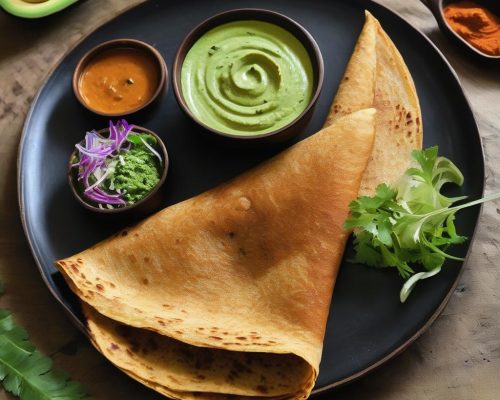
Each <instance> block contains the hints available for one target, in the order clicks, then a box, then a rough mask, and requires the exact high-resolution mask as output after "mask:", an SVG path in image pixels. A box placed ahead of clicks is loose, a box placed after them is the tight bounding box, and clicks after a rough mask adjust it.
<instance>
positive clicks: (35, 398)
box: [0, 308, 88, 400]
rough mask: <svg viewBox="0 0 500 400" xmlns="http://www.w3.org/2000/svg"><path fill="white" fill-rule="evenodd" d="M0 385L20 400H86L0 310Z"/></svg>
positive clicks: (74, 383) (76, 386) (72, 383)
mask: <svg viewBox="0 0 500 400" xmlns="http://www.w3.org/2000/svg"><path fill="white" fill-rule="evenodd" d="M0 381H1V382H2V384H3V387H4V389H5V390H6V391H8V392H10V393H12V394H13V395H14V396H17V397H19V398H20V399H21V400H77V399H84V398H88V397H87V395H86V393H85V390H84V389H83V387H82V386H81V385H80V384H78V383H76V382H73V381H70V380H69V378H68V376H67V375H66V374H64V373H62V372H59V371H53V370H52V360H51V359H50V358H48V357H45V356H43V355H42V354H41V353H40V352H39V351H38V350H36V348H35V346H34V345H33V343H31V342H30V341H29V340H28V333H27V332H26V331H25V330H24V329H23V328H21V327H20V326H18V325H17V324H16V322H15V321H14V318H13V317H12V315H11V314H10V312H9V311H7V310H4V309H1V308H0Z"/></svg>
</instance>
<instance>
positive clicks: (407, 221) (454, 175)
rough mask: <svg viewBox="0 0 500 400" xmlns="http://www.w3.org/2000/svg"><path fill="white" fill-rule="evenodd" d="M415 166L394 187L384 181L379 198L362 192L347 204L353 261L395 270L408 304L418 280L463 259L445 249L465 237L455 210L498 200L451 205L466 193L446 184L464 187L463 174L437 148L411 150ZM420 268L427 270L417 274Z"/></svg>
mask: <svg viewBox="0 0 500 400" xmlns="http://www.w3.org/2000/svg"><path fill="white" fill-rule="evenodd" d="M412 158H413V159H414V160H415V162H416V166H415V167H412V168H409V169H408V170H407V171H406V173H405V175H404V176H403V177H402V178H401V179H400V181H399V182H398V183H397V184H396V185H395V186H394V187H390V186H389V185H387V184H385V183H383V184H381V185H379V186H378V187H377V189H376V193H375V196H373V197H368V196H362V197H359V198H358V199H357V200H355V201H353V202H352V203H351V204H350V205H349V209H350V211H351V216H350V217H349V218H348V219H347V221H346V222H345V224H344V227H345V229H354V236H355V240H354V249H355V252H356V254H355V256H354V259H353V260H352V261H353V262H357V263H361V264H365V265H368V266H370V267H377V268H386V267H393V268H396V269H397V271H398V273H399V275H400V276H401V277H402V278H403V279H405V280H406V282H405V284H404V285H403V288H402V289H401V292H400V300H401V302H405V301H406V299H407V298H408V296H409V295H410V293H411V291H412V289H413V287H414V286H415V284H416V283H417V282H418V281H419V280H421V279H426V278H430V277H431V276H434V275H436V274H437V273H439V271H440V270H441V267H442V265H443V263H444V261H445V260H446V259H452V260H463V259H462V258H459V257H455V256H452V255H450V254H448V253H447V249H448V247H449V246H450V245H453V244H460V243H463V242H464V241H465V240H467V238H466V237H465V236H460V235H458V234H457V232H456V229H455V223H454V221H455V214H456V213H457V212H458V211H459V210H461V209H463V208H466V207H471V206H474V205H477V204H480V203H483V202H486V201H490V200H494V199H497V198H500V193H496V194H493V195H490V196H487V197H484V198H482V199H479V200H475V201H471V202H469V203H466V204H461V205H458V206H454V207H452V205H453V204H454V203H455V202H457V201H461V200H463V199H465V198H466V197H446V196H445V195H444V194H442V193H441V189H442V187H443V185H444V184H445V183H454V184H456V185H459V186H461V185H462V184H463V180H464V178H463V175H462V173H461V172H460V170H459V169H458V168H457V167H456V165H455V164H453V162H451V161H450V160H449V159H447V158H445V157H438V147H437V146H434V147H430V148H428V149H426V150H416V151H413V153H412ZM417 266H420V267H421V268H423V269H424V271H423V272H417V273H416V272H415V268H416V267H417Z"/></svg>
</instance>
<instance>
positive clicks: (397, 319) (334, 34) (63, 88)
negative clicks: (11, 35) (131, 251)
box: [19, 0, 484, 393]
mask: <svg viewBox="0 0 500 400" xmlns="http://www.w3.org/2000/svg"><path fill="white" fill-rule="evenodd" d="M239 7H262V8H272V9H273V10H275V11H278V12H281V13H284V14H286V15H288V16H290V17H291V18H293V19H295V20H297V21H298V22H299V23H301V24H303V25H304V26H305V27H306V29H308V30H309V31H310V32H311V34H312V35H313V36H314V37H315V39H316V40H317V42H318V44H319V45H320V47H321V50H322V52H323V57H324V60H325V83H324V88H323V92H322V95H321V97H320V99H319V102H318V106H317V108H316V111H315V113H314V116H313V118H312V120H311V122H310V123H309V125H308V127H307V130H306V132H305V133H304V134H303V135H302V136H301V137H299V138H297V139H296V140H299V139H302V138H304V137H306V136H308V135H310V134H312V133H313V132H315V131H317V130H318V129H319V128H320V127H321V125H322V123H323V120H324V118H325V116H326V114H327V112H328V108H329V106H330V103H331V101H332V98H333V96H334V94H335V92H336V88H337V85H338V83H339V80H340V78H341V76H342V74H343V72H344V69H345V66H346V63H347V61H348V59H349V57H350V55H351V52H352V49H353V46H354V44H355V42H356V39H357V37H358V35H359V32H360V30H361V27H362V25H363V21H364V14H363V10H364V9H365V8H367V9H369V10H370V11H371V12H372V13H373V14H374V15H375V17H376V18H378V19H379V20H380V22H381V23H382V25H383V27H384V28H385V29H386V31H387V33H388V34H389V35H390V36H391V38H392V39H393V40H394V42H395V43H396V45H397V47H398V48H399V49H400V51H401V53H402V55H403V57H404V59H405V60H406V63H407V64H408V67H409V69H410V71H411V73H412V75H413V78H414V80H415V84H416V86H417V91H418V94H419V97H420V102H421V106H422V113H423V124H424V129H425V139H424V142H425V146H430V145H435V144H437V145H439V147H440V153H441V154H442V155H445V156H448V157H450V158H451V159H452V160H454V161H455V162H456V163H457V165H458V167H459V168H460V169H461V170H462V172H463V174H464V176H465V184H464V186H463V188H462V189H461V190H460V193H466V194H468V195H470V196H471V197H472V198H478V197H480V196H481V194H482V192H483V181H484V164H483V154H482V147H481V141H480V137H479V134H478V130H477V126H476V123H475V121H474V118H473V115H472V112H471V110H470V107H469V104H468V102H467V100H466V98H465V97H464V94H463V92H462V89H461V88H460V85H459V83H458V80H457V78H456V75H455V73H454V72H453V71H452V69H451V68H450V66H449V65H448V63H447V62H446V61H445V59H444V58H443V56H442V55H441V54H440V53H439V51H438V50H437V49H436V48H435V47H434V46H433V45H432V44H431V42H430V41H429V40H428V39H426V38H425V37H424V36H423V35H422V34H421V33H419V32H418V31H417V30H415V29H414V28H412V27H411V26H410V25H409V24H408V23H406V22H405V21H404V20H403V19H401V18H400V17H398V16H397V15H395V14H393V13H392V12H390V11H389V10H387V9H385V8H383V7H382V6H380V5H376V4H375V3H372V2H371V1H369V0H358V1H353V0H337V1H331V0H330V1H312V0H311V1H308V2H307V6H304V2H302V1H298V0H294V1H290V0H286V1H285V0H279V1H273V2H272V7H271V5H270V3H269V2H268V1H264V0H252V1H245V0H233V1H231V2H226V1H223V0H212V1H209V2H208V1H201V0H198V1H181V2H167V1H150V2H146V3H144V4H141V5H140V6H138V7H136V8H133V9H131V10H129V11H127V12H126V13H124V14H122V15H120V16H119V17H117V18H116V19H114V20H113V21H111V22H109V23H107V24H106V25H104V26H102V27H101V28H99V29H98V30H97V31H95V32H94V33H92V34H91V35H90V36H88V37H87V38H86V39H85V40H83V41H82V42H81V43H80V44H79V45H78V46H76V48H75V49H73V50H72V51H71V52H70V53H69V54H68V55H67V56H66V57H65V58H64V60H63V61H62V63H61V64H60V65H59V66H58V67H56V69H55V70H54V71H53V73H52V75H51V76H50V77H49V78H48V80H47V82H46V83H45V85H44V87H43V88H42V89H41V90H40V92H39V94H38V96H37V98H36V99H35V101H34V104H33V107H32V109H31V112H30V114H29V116H28V118H27V121H26V125H25V129H24V134H23V137H22V140H21V146H20V152H19V201H20V207H21V215H22V218H23V223H24V227H25V230H26V234H27V237H28V240H29V242H30V244H31V247H32V250H33V254H34V257H35V260H36V261H37V264H38V265H39V267H40V271H41V273H42V276H43V278H44V279H45V281H46V282H47V284H48V286H49V288H50V289H51V291H52V293H53V294H54V295H55V296H56V298H57V299H58V300H59V301H60V302H61V304H62V305H63V306H64V307H65V308H66V309H67V310H68V311H69V313H70V314H71V315H72V317H73V319H74V320H75V321H76V322H77V323H78V324H79V326H80V327H82V325H81V320H80V315H79V312H78V307H75V297H74V296H73V295H72V294H71V293H70V292H69V290H68V289H67V287H66V285H65V284H64V282H63V281H62V279H61V276H60V275H59V274H58V273H57V272H56V270H55V269H54V267H53V266H52V261H53V260H54V259H57V258H61V257H65V256H69V255H71V254H73V253H75V252H77V251H80V250H83V249H84V248H86V247H88V246H90V245H92V244H93V243H95V242H96V241H98V240H100V239H102V238H104V237H106V236H108V235H110V234H111V233H113V232H115V231H117V230H118V229H119V228H121V227H122V226H124V225H125V224H126V223H127V221H123V220H112V221H111V220H107V219H106V218H103V216H102V215H93V214H90V213H89V212H88V211H86V210H84V209H83V208H81V207H80V206H79V205H78V204H77V203H76V202H75V201H74V199H73V198H72V197H71V193H70V190H69V188H68V185H67V183H66V175H65V171H66V162H67V158H68V155H69V154H70V153H71V151H72V148H73V144H74V143H76V142H78V141H79V140H81V138H82V137H83V134H84V132H85V131H86V130H90V129H92V128H102V127H105V126H106V125H107V120H105V119H103V118H101V117H97V116H94V115H92V114H90V113H89V112H87V111H86V110H85V109H83V107H81V105H80V104H79V103H78V101H77V100H76V99H75V97H74V95H73V92H72V89H71V75H72V73H73V69H74V68H75V66H76V63H77V62H78V60H79V59H80V57H81V56H83V54H84V53H85V52H86V51H87V50H89V49H90V48H91V47H93V46H95V45H97V44H98V43H100V42H103V41H105V40H110V39H114V38H121V37H128V38H135V39H139V40H144V41H146V42H148V43H150V44H152V45H154V46H155V47H156V48H157V49H158V50H159V51H160V52H161V53H162V55H163V56H164V57H165V59H166V61H167V64H168V65H169V68H170V69H171V64H172V59H173V56H174V54H175V51H176V50H177V46H178V45H179V43H180V42H181V40H182V38H183V37H184V36H185V35H186V34H187V33H188V32H189V30H190V29H191V28H192V27H193V26H195V25H196V24H198V23H199V22H200V21H202V20H203V19H205V18H207V17H209V16H211V15H213V14H216V13H218V12H220V11H223V10H227V9H230V8H239ZM129 120H130V122H133V123H136V124H138V125H143V126H146V127H148V128H150V129H152V130H153V131H155V132H157V133H158V134H159V135H160V136H162V137H163V139H164V140H165V143H166V144H167V147H168V151H169V154H170V155H171V167H170V171H169V176H168V178H167V183H166V189H165V190H166V192H167V193H166V195H167V197H168V202H167V203H166V204H165V205H168V204H173V203H176V202H178V201H180V200H183V199H186V198H189V197H191V196H194V195H196V194H198V193H201V192H203V191H204V190H206V189H209V188H211V187H213V186H215V185H217V184H218V183H220V182H223V181H225V180H227V179H229V178H231V177H233V176H235V175H237V174H239V173H240V172H242V171H245V170H246V169H248V168H249V167H251V166H253V165H256V164H258V163H259V162H260V161H262V160H263V159H266V158H268V157H269V156H270V155H272V154H274V153H276V152H278V151H279V150H280V149H282V148H284V147H286V146H288V145H289V144H290V143H287V144H282V145H280V146H277V147H274V148H269V147H265V148H263V149H260V150H251V151H243V150H238V149H231V150H227V149H223V148H221V147H220V146H218V145H216V144H214V143H213V142H212V141H211V140H210V138H209V137H208V135H203V134H201V133H200V132H197V131H198V130H199V129H200V128H198V127H197V126H196V125H194V124H193V123H192V122H191V121H190V120H189V119H188V118H187V117H186V116H185V115H184V114H183V113H182V112H181V111H180V109H179V107H178V106H177V104H176V102H175V99H174V95H173V92H172V91H170V92H169V93H168V95H167V96H166V97H164V98H163V99H162V100H161V101H160V103H159V104H158V105H157V107H156V108H155V109H153V110H151V112H150V113H148V114H147V115H142V116H137V117H136V118H132V117H131V118H129ZM479 212H480V210H479V208H475V209H468V210H465V211H463V212H462V213H461V215H460V217H459V219H458V222H457V226H458V229H459V232H460V233H462V234H464V235H467V236H469V237H471V236H472V235H473V233H474V228H475V225H476V222H477V219H478V215H479ZM467 249H468V244H466V245H463V246H462V247H460V248H457V249H456V251H455V253H456V254H457V255H460V256H465V254H466V253H467ZM351 251H352V250H351V246H349V247H348V251H347V254H346V258H347V257H349V253H351ZM461 269H462V264H461V263H459V262H449V263H446V266H445V267H444V269H443V271H442V272H441V273H440V274H439V275H437V276H436V277H435V278H433V279H429V280H427V281H424V282H422V283H420V284H419V285H418V286H417V288H416V289H415V291H414V293H413V294H412V296H410V298H409V300H408V302H407V303H406V304H404V305H402V304H400V303H399V300H398V294H399V289H400V286H401V283H402V282H401V280H400V279H399V278H398V277H397V275H396V274H395V273H394V271H380V270H374V269H368V268H365V267H362V266H358V265H352V264H348V263H346V262H344V264H343V266H342V268H341V272H340V275H339V277H338V282H337V285H336V289H335V295H334V298H333V305H332V307H331V311H330V320H329V325H328V329H327V333H326V339H325V346H324V355H323V361H322V364H321V372H320V375H319V377H318V381H317V385H316V393H317V392H321V391H324V390H326V389H329V388H332V387H335V386H338V385H340V384H342V383H346V382H349V381H351V380H353V379H355V378H357V377H359V376H361V375H363V374H365V373H366V372H368V371H370V370H372V369H373V368H375V367H376V366H378V365H380V364H382V363H383V362H385V361H386V360H388V359H389V358H391V357H393V356H394V355H395V354H397V353H398V352H399V351H401V350H402V349H404V348H405V347H406V346H407V345H408V344H409V343H411V342H412V341H413V340H415V339H416V337H418V335H419V334H421V333H422V332H423V330H424V329H425V328H426V327H428V326H429V324H430V322H432V321H433V320H434V319H435V318H436V316H437V315H438V314H439V312H440V311H442V309H443V307H444V305H445V304H446V302H447V300H448V298H449V295H450V293H451V292H452V290H453V288H454V286H455V285H456V282H457V279H458V276H459V274H460V271H461Z"/></svg>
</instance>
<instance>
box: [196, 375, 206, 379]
mask: <svg viewBox="0 0 500 400" xmlns="http://www.w3.org/2000/svg"><path fill="white" fill-rule="evenodd" d="M196 377H197V378H198V379H205V378H206V377H205V375H201V374H198V375H196Z"/></svg>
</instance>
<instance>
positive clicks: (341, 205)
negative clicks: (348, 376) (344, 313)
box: [56, 109, 375, 400]
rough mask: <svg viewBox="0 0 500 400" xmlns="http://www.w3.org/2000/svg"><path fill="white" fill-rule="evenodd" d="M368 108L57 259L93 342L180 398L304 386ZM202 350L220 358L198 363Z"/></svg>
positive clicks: (366, 131)
mask: <svg viewBox="0 0 500 400" xmlns="http://www.w3.org/2000/svg"><path fill="white" fill-rule="evenodd" d="M374 117H375V110H374V109H365V110H361V111H358V112H355V113H352V114H350V115H347V116H345V117H342V118H339V119H338V120H336V121H335V122H334V123H333V124H332V125H331V126H329V127H327V128H325V129H323V130H321V131H320V132H318V133H316V134H315V135H313V136H311V137H309V138H308V139H306V140H303V141H301V142H299V143H297V144H296V145H294V146H292V147H290V148H289V149H287V150H285V151H283V152H282V153H280V154H278V155H277V156H276V157H274V158H272V159H270V160H268V161H266V162H264V163H263V164H261V165H259V166H257V167H256V168H254V169H252V170H250V171H248V172H246V173H245V174H243V175H241V176H239V177H237V178H235V179H233V180H231V181H229V182H228V183H225V184H223V185H221V186H218V187H216V188H214V189H211V190H209V191H207V192H205V193H203V194H200V195H198V196H196V197H193V198H191V199H189V200H186V201H184V202H181V203H178V204H176V205H173V206H171V207H168V208H166V209H164V210H162V211H160V212H158V213H157V214H155V215H153V216H151V217H149V218H148V219H146V220H145V221H143V222H141V223H140V224H138V225H137V226H135V227H133V228H131V229H126V230H123V231H122V232H119V233H118V234H117V235H115V236H114V237H112V238H109V239H107V240H105V241H103V242H101V243H99V244H97V245H95V246H94V247H92V248H90V249H88V250H85V251H83V252H81V253H79V254H76V255H74V256H72V257H69V258H67V259H64V260H60V261H58V262H56V265H57V267H58V268H59V269H60V271H61V272H62V273H63V275H64V277H65V279H66V280H67V282H68V283H69V285H70V287H71V288H72V290H73V291H74V292H75V293H76V294H77V295H78V296H79V297H80V299H81V300H82V301H83V302H85V303H87V304H88V306H87V305H86V306H85V310H86V311H85V312H86V315H87V318H88V327H89V331H90V334H91V337H92V340H93V343H94V344H95V345H96V347H97V349H98V350H100V351H101V352H102V353H103V354H104V355H105V356H106V357H108V358H109V359H110V360H111V361H112V362H113V363H115V364H116V365H117V366H118V367H120V368H121V369H123V370H124V371H125V372H126V373H128V374H129V375H130V376H132V377H134V378H135V379H137V380H138V381H140V382H142V383H144V384H145V385H148V386H150V387H152V388H153V389H155V390H157V391H159V392H161V393H163V394H165V395H168V396H170V397H174V398H178V399H191V398H198V399H200V398H201V399H214V400H216V399H222V398H237V399H245V398H247V397H250V398H251V397H254V398H264V397H266V398H273V399H303V398H307V397H308V395H309V393H310V391H311V389H312V387H313V385H314V382H315V379H316V376H317V374H318V368H319V363H320V359H321V352H322V347H323V338H324V333H325V326H326V320H327V316H328V310H329V306H330V300H331V296H332V291H333V285H334V281H335V277H336V275H337V270H338V267H339V264H340V260H341V257H342V253H343V251H344V246H345V242H346V240H347V237H348V235H349V232H346V231H345V230H344V229H343V227H342V225H343V223H344V221H345V219H346V217H347V215H348V204H349V203H350V202H351V201H352V200H353V199H355V198H356V197H357V193H358V190H359V185H360V181H361V177H362V174H363V172H364V171H365V168H366V165H367V163H368V160H369V157H370V155H371V151H372V147H373V141H374V135H375V134H374ZM122 325H128V326H130V327H132V328H130V329H132V330H133V337H134V339H133V340H132V341H127V337H123V336H120V329H121V328H120V326H122ZM122 330H123V329H122ZM148 339H154V340H152V342H154V344H151V343H152V342H151V341H149V345H148ZM148 346H149V347H148ZM160 347H161V349H162V351H159V350H155V349H158V348H160ZM214 353H216V356H215V355H214ZM208 354H211V355H212V356H213V357H210V356H209V355H208ZM204 356H205V357H208V358H209V359H210V358H211V359H213V363H214V364H213V365H212V366H211V367H210V368H209V369H208V370H206V371H204V372H200V371H199V368H196V366H197V363H196V359H197V358H198V357H201V358H203V357H204ZM193 360H194V361H193ZM215 360H217V362H216V361H215ZM283 365H285V366H286V367H285V368H283V367H282V366H283ZM198 366H199V365H198ZM235 375H236V376H235ZM238 376H240V377H242V378H241V380H239V381H238V380H237V379H236V378H237V377H238ZM228 395H229V396H230V397H227V396H228Z"/></svg>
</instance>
